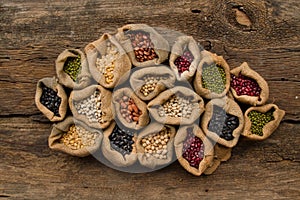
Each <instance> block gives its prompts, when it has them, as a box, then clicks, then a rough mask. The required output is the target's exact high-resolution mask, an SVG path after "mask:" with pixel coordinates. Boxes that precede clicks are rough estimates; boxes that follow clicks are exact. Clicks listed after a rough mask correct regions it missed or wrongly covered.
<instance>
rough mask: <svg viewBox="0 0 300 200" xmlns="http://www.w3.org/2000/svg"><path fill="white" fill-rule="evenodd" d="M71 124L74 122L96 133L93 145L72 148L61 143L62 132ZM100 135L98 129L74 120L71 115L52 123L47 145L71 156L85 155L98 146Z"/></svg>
mask: <svg viewBox="0 0 300 200" xmlns="http://www.w3.org/2000/svg"><path fill="white" fill-rule="evenodd" d="M73 124H75V125H76V126H80V127H82V128H84V129H85V130H87V131H89V132H92V133H96V134H97V135H98V137H97V138H96V141H95V145H94V146H88V147H84V148H82V149H77V150H74V149H71V148H70V147H68V146H66V145H65V144H63V143H61V142H60V139H61V138H62V136H63V134H64V133H66V132H68V130H69V127H70V126H72V125H73ZM102 137H103V134H102V132H101V131H100V130H97V129H93V128H91V127H89V126H87V125H86V124H84V123H82V122H80V121H77V120H75V119H74V118H73V117H67V118H66V119H65V120H64V121H62V122H59V123H57V124H54V125H53V128H52V131H51V134H50V136H49V138H48V145H49V147H50V148H51V149H54V150H58V151H61V152H64V153H67V154H70V155H72V156H78V157H85V156H88V155H90V154H92V153H94V152H95V151H97V150H98V149H99V148H100V145H101V141H102Z"/></svg>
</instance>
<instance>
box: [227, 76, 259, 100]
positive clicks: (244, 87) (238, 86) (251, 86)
mask: <svg viewBox="0 0 300 200" xmlns="http://www.w3.org/2000/svg"><path fill="white" fill-rule="evenodd" d="M230 85H231V87H232V88H233V89H234V90H235V91H236V94H237V95H238V96H240V95H248V96H257V97H259V96H260V92H261V88H260V87H259V85H258V83H257V82H256V81H255V80H253V79H252V78H249V77H247V76H244V75H242V74H241V73H240V74H239V75H238V76H235V75H233V74H231V82H230Z"/></svg>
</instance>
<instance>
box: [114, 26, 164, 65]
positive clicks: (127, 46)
mask: <svg viewBox="0 0 300 200" xmlns="http://www.w3.org/2000/svg"><path fill="white" fill-rule="evenodd" d="M137 30H141V31H145V32H148V33H150V39H151V41H152V43H153V44H154V51H155V53H156V54H157V56H158V58H155V59H153V60H148V61H145V62H138V61H137V60H136V57H135V54H134V51H133V48H132V45H131V41H130V39H129V38H128V37H127V36H126V31H137ZM116 38H117V40H118V41H119V42H120V44H121V45H122V47H123V48H124V50H125V51H126V52H127V54H128V56H129V58H130V60H131V63H132V64H133V65H134V66H136V67H146V66H151V65H158V64H161V63H162V62H164V61H165V60H167V59H168V55H169V51H170V47H169V43H168V41H167V40H166V39H164V38H163V37H162V36H161V35H160V34H159V33H158V32H157V31H156V30H155V29H154V28H152V27H150V26H148V25H146V24H128V25H125V26H123V27H121V28H119V29H118V33H117V34H116Z"/></svg>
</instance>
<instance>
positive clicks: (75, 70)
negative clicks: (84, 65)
mask: <svg viewBox="0 0 300 200" xmlns="http://www.w3.org/2000/svg"><path fill="white" fill-rule="evenodd" d="M63 70H64V72H66V73H67V74H68V75H69V76H70V78H71V79H72V80H73V81H76V79H77V76H78V74H79V73H80V70H81V57H80V55H78V56H77V57H68V58H67V60H66V62H65V64H64V67H63Z"/></svg>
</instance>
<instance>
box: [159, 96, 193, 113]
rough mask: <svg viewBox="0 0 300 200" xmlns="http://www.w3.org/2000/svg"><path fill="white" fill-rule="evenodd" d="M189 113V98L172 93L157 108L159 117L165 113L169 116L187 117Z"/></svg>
mask: <svg viewBox="0 0 300 200" xmlns="http://www.w3.org/2000/svg"><path fill="white" fill-rule="evenodd" d="M191 113H192V104H191V100H190V98H189V97H183V96H176V95H172V96H171V97H170V99H169V100H168V101H166V102H165V103H163V105H162V106H160V107H159V110H158V114H159V116H160V117H163V116H165V115H167V116H170V117H185V118H189V117H190V116H191Z"/></svg>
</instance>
